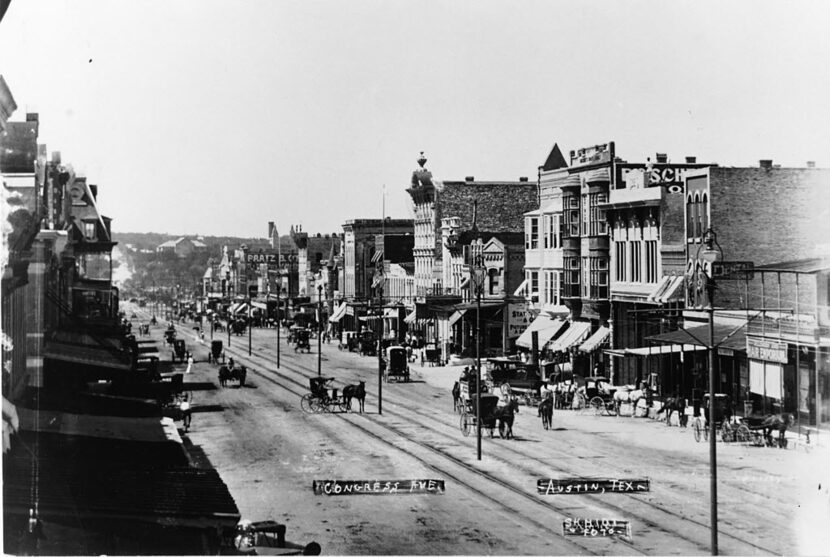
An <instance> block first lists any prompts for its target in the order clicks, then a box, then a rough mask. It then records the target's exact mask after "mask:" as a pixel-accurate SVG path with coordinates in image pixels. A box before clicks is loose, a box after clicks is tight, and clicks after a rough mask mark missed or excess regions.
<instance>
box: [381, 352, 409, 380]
mask: <svg viewBox="0 0 830 557" xmlns="http://www.w3.org/2000/svg"><path fill="white" fill-rule="evenodd" d="M391 377H394V378H395V380H396V381H400V380H401V379H403V380H404V381H405V382H407V383H408V382H409V360H408V359H407V357H406V348H404V347H403V346H390V347H389V348H387V349H386V366H385V369H384V373H383V380H384V381H386V382H388V381H389V378H391Z"/></svg>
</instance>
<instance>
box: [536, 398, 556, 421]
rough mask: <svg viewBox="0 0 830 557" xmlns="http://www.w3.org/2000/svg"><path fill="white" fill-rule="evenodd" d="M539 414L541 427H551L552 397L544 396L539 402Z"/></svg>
mask: <svg viewBox="0 0 830 557" xmlns="http://www.w3.org/2000/svg"><path fill="white" fill-rule="evenodd" d="M539 416H540V417H541V418H542V427H543V428H545V429H550V428H552V427H553V397H545V399H544V400H542V402H540V403H539Z"/></svg>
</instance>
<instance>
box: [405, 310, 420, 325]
mask: <svg viewBox="0 0 830 557" xmlns="http://www.w3.org/2000/svg"><path fill="white" fill-rule="evenodd" d="M417 318H418V310H415V309H413V310H412V313H410V314H409V315H407V316H406V317H404V319H403V322H404V323H407V324H412V323H415V320H416V319H417Z"/></svg>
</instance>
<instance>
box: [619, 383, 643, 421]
mask: <svg viewBox="0 0 830 557" xmlns="http://www.w3.org/2000/svg"><path fill="white" fill-rule="evenodd" d="M645 396H646V393H645V391H644V390H642V389H637V388H635V386H634V385H623V386H621V387H619V388H618V389H617V390H616V391H615V392H614V406H615V407H616V410H617V416H619V415H620V405H621V404H631V405H632V408H631V417H634V414H635V412H634V409H636V408H637V403H638V402H639V401H640V400H641V399H643V398H645Z"/></svg>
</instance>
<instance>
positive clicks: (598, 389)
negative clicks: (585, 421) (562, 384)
mask: <svg viewBox="0 0 830 557" xmlns="http://www.w3.org/2000/svg"><path fill="white" fill-rule="evenodd" d="M616 390H617V388H616V387H614V386H613V385H611V381H610V380H609V379H608V378H607V377H605V376H602V375H595V376H593V377H586V378H585V386H584V390H582V391H581V392H582V393H583V394H584V395H585V400H587V403H585V402H584V401H580V404H583V406H581V408H588V409H591V410H593V411H594V413H595V414H596V415H597V416H600V415H602V414H603V413H605V414H607V415H609V416H611V415H613V414H616V412H617V405H616V403H615V402H614V391H616ZM578 394H579V392H578Z"/></svg>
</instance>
